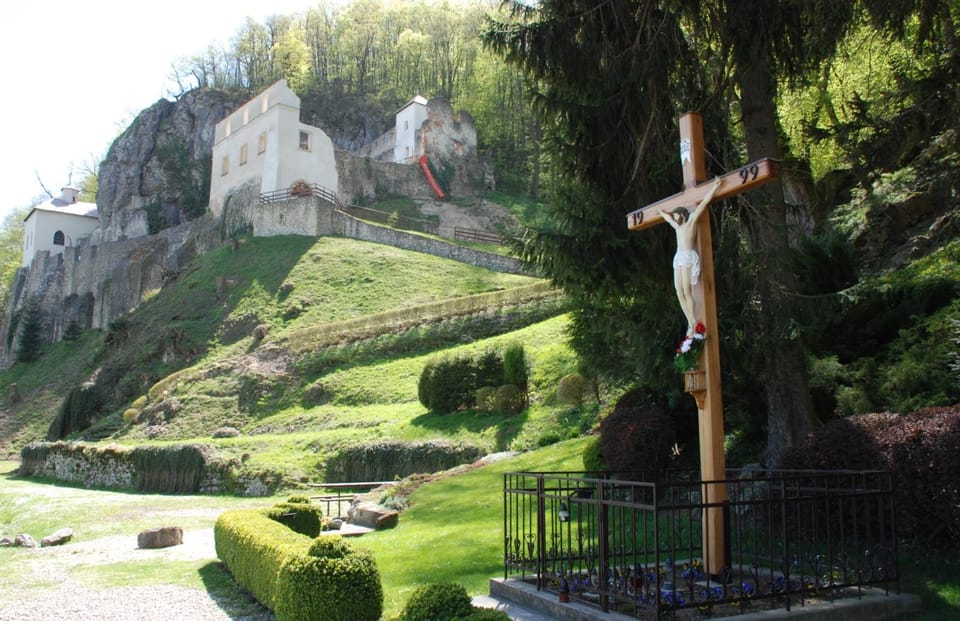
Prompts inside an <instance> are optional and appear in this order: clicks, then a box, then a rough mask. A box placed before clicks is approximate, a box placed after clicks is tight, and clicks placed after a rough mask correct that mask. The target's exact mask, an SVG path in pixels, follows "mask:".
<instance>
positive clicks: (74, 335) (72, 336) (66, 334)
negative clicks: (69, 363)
mask: <svg viewBox="0 0 960 621" xmlns="http://www.w3.org/2000/svg"><path fill="white" fill-rule="evenodd" d="M82 333H83V329H82V328H81V327H80V323H79V322H77V321H76V320H73V321H71V322H69V323H68V324H67V327H66V328H64V330H63V340H65V341H75V340H77V339H78V338H80V335H81V334H82Z"/></svg>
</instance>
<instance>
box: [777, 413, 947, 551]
mask: <svg viewBox="0 0 960 621" xmlns="http://www.w3.org/2000/svg"><path fill="white" fill-rule="evenodd" d="M780 465H781V467H784V468H815V469H829V470H839V469H855V470H868V469H884V470H890V471H891V472H893V474H894V479H895V484H896V506H897V530H898V532H899V534H900V535H901V536H902V537H903V538H906V539H912V540H922V541H924V542H927V543H934V542H943V543H949V544H953V545H956V544H960V404H958V405H955V406H950V407H936V408H925V409H922V410H918V411H916V412H914V413H912V414H907V415H900V414H892V413H889V412H888V413H883V414H864V415H860V416H851V417H848V418H842V419H838V420H834V421H831V422H829V423H827V424H825V425H823V426H822V427H820V428H818V429H817V430H816V431H814V432H813V433H812V434H811V435H810V437H809V438H808V439H807V441H806V442H805V443H804V444H802V445H801V446H797V447H794V448H793V449H791V450H789V451H788V452H787V454H786V455H784V458H783V460H782V461H781V464H780Z"/></svg>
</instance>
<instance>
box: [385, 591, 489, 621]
mask: <svg viewBox="0 0 960 621" xmlns="http://www.w3.org/2000/svg"><path fill="white" fill-rule="evenodd" d="M471 612H473V606H472V604H471V603H470V596H469V595H467V590H466V589H465V588H464V587H463V585H461V584H457V583H454V582H431V583H430V584H423V585H421V586H419V587H417V588H416V589H415V590H414V591H413V593H411V594H410V598H409V599H408V600H407V604H406V606H404V607H403V612H402V613H401V614H400V621H453V620H454V619H460V618H462V617H466V616H468V615H469V614H471Z"/></svg>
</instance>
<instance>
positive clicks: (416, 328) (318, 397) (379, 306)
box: [0, 237, 589, 482]
mask: <svg viewBox="0 0 960 621" xmlns="http://www.w3.org/2000/svg"><path fill="white" fill-rule="evenodd" d="M145 298H146V299H145V302H144V303H143V304H142V305H141V306H140V307H139V308H138V309H137V310H136V311H134V312H133V313H131V314H130V315H129V316H127V317H124V318H122V319H120V320H117V321H115V322H113V323H112V324H111V325H110V328H109V330H107V331H106V332H105V333H103V334H102V335H100V334H98V333H85V334H81V335H80V337H79V338H78V339H77V340H72V341H71V340H67V341H63V342H61V343H59V344H56V345H52V346H49V348H48V349H47V350H45V351H44V352H43V355H42V358H41V360H40V361H39V362H38V363H35V364H31V365H17V366H15V367H14V368H12V369H10V370H8V371H6V372H5V373H4V374H3V377H0V381H4V382H5V383H11V382H15V383H16V384H17V390H18V392H19V396H20V398H21V400H20V401H19V402H17V403H13V402H12V401H11V400H9V399H7V401H6V402H5V403H4V414H3V417H2V418H0V425H2V426H0V437H2V442H3V453H4V454H5V455H6V456H8V457H14V456H16V455H17V453H18V451H19V449H20V448H21V447H22V446H23V445H24V444H25V443H26V442H28V441H32V440H42V439H45V438H47V439H59V438H58V437H54V434H53V433H52V431H53V429H52V428H51V423H53V422H54V421H57V423H58V424H57V425H54V427H56V428H59V429H61V430H63V431H64V432H65V433H64V435H65V437H66V438H67V439H86V440H105V441H111V442H120V443H125V444H141V443H145V442H174V441H177V442H182V441H192V442H202V443H208V444H213V445H215V446H216V447H218V449H219V450H220V451H222V452H223V453H224V454H225V455H227V456H235V457H237V458H242V460H243V462H244V468H246V469H249V470H254V471H257V472H264V471H269V473H268V475H267V477H268V478H272V479H273V480H285V481H288V482H293V481H296V480H314V481H316V480H322V479H323V476H324V464H325V462H326V460H328V459H329V458H330V457H331V456H332V455H334V454H335V453H336V452H337V451H338V450H342V449H344V448H346V447H350V446H356V445H358V444H363V443H371V442H377V441H408V442H425V441H438V440H444V441H446V442H448V443H455V444H456V443H459V444H463V445H466V446H470V447H477V448H479V449H480V450H482V451H484V452H489V451H495V450H504V449H508V448H529V447H531V446H536V445H537V444H539V443H544V442H548V441H555V440H557V439H560V436H562V435H570V436H573V435H578V434H579V433H581V432H582V431H583V430H585V429H586V428H587V427H588V426H589V425H588V423H587V422H581V421H580V420H579V419H578V418H577V416H578V415H574V416H573V418H572V419H570V420H566V419H568V418H570V413H569V412H566V411H565V410H563V409H562V408H560V407H559V406H555V405H552V400H551V397H552V392H553V389H554V387H555V385H556V383H557V381H558V380H559V378H560V377H561V376H562V375H563V374H566V373H569V372H570V371H572V370H574V366H575V362H574V356H573V354H572V352H571V351H570V350H569V349H568V348H567V346H566V345H565V344H564V338H563V331H564V328H565V325H566V320H565V318H564V316H563V315H562V313H563V311H564V300H563V298H562V297H561V296H560V295H559V294H558V293H557V292H555V291H554V290H552V289H551V288H550V287H549V286H548V284H547V283H545V282H543V281H539V280H538V279H535V278H530V277H524V276H514V275H507V274H499V273H495V272H491V271H488V270H484V269H481V268H476V267H473V266H469V265H465V264H461V263H457V262H454V261H449V260H446V259H439V258H437V257H433V256H430V255H425V254H420V253H414V252H407V251H403V250H399V249H396V248H392V247H388V246H382V245H378V244H371V243H366V242H359V241H355V240H348V239H343V238H320V239H314V238H307V237H275V238H266V239H264V238H249V239H243V240H241V241H240V242H239V243H238V244H236V245H234V246H225V247H223V248H221V249H219V250H217V251H215V252H212V253H210V254H208V255H205V256H202V257H200V258H198V259H197V260H196V261H194V262H193V263H191V264H190V265H189V266H188V267H187V268H186V269H184V270H183V271H182V272H180V273H178V274H176V275H173V276H172V277H171V278H170V279H169V280H168V281H167V283H166V284H165V285H164V286H163V288H162V289H161V290H159V291H154V292H148V293H147V294H146V295H145ZM517 342H519V343H521V344H523V345H524V347H525V350H526V353H527V357H528V363H529V364H530V366H531V393H532V395H533V405H532V407H531V408H529V410H527V411H526V412H525V413H524V414H522V415H520V416H515V417H510V416H504V415H501V414H494V413H485V414H477V415H476V416H474V417H472V418H470V417H467V418H466V419H465V418H464V417H460V416H458V417H456V422H455V423H453V424H452V425H451V424H448V422H447V417H445V415H443V414H437V413H431V412H427V411H426V409H425V408H424V407H423V406H422V405H420V403H419V402H418V400H417V381H418V378H419V375H420V372H421V370H422V368H423V366H424V364H425V363H426V361H428V360H430V359H431V358H433V357H435V356H438V355H441V354H451V355H452V354H461V353H479V352H483V351H487V350H492V351H501V350H503V349H504V348H505V347H506V346H507V345H509V344H511V343H517ZM71 395H73V396H74V397H71ZM76 395H82V396H83V398H79V397H76ZM558 417H560V418H563V417H566V418H565V419H564V420H565V421H566V422H565V423H562V424H561V425H560V427H559V429H561V431H560V432H558V431H557V425H556V423H557V421H558ZM464 420H469V422H468V423H464ZM564 424H566V425H567V427H568V428H569V432H565V431H562V430H563V429H565V428H566V427H564ZM546 427H550V432H549V434H548V435H549V436H550V437H549V438H547V439H544V438H542V437H541V436H542V434H543V433H544V432H543V429H545V428H546ZM48 429H49V431H48ZM215 435H216V436H229V437H217V438H214V437H213V436H215Z"/></svg>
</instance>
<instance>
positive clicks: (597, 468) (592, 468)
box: [583, 436, 607, 472]
mask: <svg viewBox="0 0 960 621" xmlns="http://www.w3.org/2000/svg"><path fill="white" fill-rule="evenodd" d="M583 469H584V470H586V471H587V472H603V471H604V470H606V469H607V466H606V464H605V463H604V461H603V451H602V446H601V444H600V437H599V436H594V437H592V438H590V439H589V440H588V441H587V444H586V445H585V446H584V447H583Z"/></svg>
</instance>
